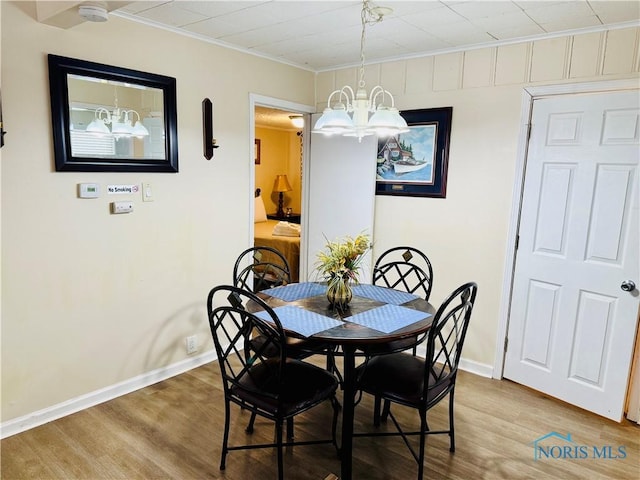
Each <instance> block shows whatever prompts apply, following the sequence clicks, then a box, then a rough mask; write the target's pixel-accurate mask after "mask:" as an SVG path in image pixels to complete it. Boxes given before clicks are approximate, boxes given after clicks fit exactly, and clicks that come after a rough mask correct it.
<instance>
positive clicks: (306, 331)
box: [256, 305, 343, 337]
mask: <svg viewBox="0 0 640 480" xmlns="http://www.w3.org/2000/svg"><path fill="white" fill-rule="evenodd" d="M273 311H274V312H275V313H276V315H278V318H279V319H280V323H281V324H282V328H284V329H286V330H291V331H293V332H298V333H300V334H302V335H304V336H305V337H310V336H311V335H313V334H316V333H318V332H323V331H325V330H329V329H330V328H333V327H338V326H340V325H342V323H343V322H341V321H340V320H336V319H334V318H331V317H325V316H324V315H320V314H318V313H314V312H309V311H308V310H303V309H302V308H299V307H294V306H293V305H285V306H283V307H277V308H274V309H273ZM256 316H257V317H260V318H262V319H263V320H267V321H269V320H271V317H270V316H269V315H268V314H267V312H265V311H262V312H258V313H256Z"/></svg>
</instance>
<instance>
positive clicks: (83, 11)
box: [78, 4, 109, 22]
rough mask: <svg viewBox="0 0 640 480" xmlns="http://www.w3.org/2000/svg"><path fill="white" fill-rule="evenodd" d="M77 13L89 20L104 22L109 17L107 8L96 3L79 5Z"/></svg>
mask: <svg viewBox="0 0 640 480" xmlns="http://www.w3.org/2000/svg"><path fill="white" fill-rule="evenodd" d="M78 14H79V15H80V16H81V17H82V18H84V19H85V20H88V21H89V22H106V21H107V20H108V19H109V16H108V14H107V9H106V8H105V7H103V6H101V5H96V4H86V5H80V7H78Z"/></svg>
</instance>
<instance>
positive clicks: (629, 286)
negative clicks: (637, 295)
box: [620, 280, 636, 292]
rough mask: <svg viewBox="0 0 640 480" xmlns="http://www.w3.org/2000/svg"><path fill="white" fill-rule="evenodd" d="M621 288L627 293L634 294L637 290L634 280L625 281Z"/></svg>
mask: <svg viewBox="0 0 640 480" xmlns="http://www.w3.org/2000/svg"><path fill="white" fill-rule="evenodd" d="M620 288H621V289H622V290H624V291H625V292H633V291H634V290H635V289H636V284H635V283H633V280H625V281H624V282H622V285H620Z"/></svg>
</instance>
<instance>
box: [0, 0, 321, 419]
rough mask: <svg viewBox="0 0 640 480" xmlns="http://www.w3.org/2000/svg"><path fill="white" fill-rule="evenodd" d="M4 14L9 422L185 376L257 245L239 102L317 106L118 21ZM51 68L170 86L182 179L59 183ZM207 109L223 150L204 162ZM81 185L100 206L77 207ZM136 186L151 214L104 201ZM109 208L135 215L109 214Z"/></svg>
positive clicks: (224, 61) (138, 176) (272, 72)
mask: <svg viewBox="0 0 640 480" xmlns="http://www.w3.org/2000/svg"><path fill="white" fill-rule="evenodd" d="M0 8H2V32H1V34H2V100H3V113H4V120H5V123H6V128H7V130H9V131H10V134H9V135H7V137H6V140H7V143H6V144H5V146H4V147H3V148H2V165H1V168H2V408H1V410H2V421H3V422H4V421H7V420H9V419H13V418H16V417H20V416H23V415H26V414H29V413H31V412H34V411H38V410H40V409H44V408H45V407H50V406H52V405H56V404H59V403H61V402H64V401H67V400H70V399H74V398H76V397H78V396H81V395H84V394H87V393H89V392H93V391H95V390H98V389H101V388H105V387H109V386H113V385H114V384H117V383H118V382H121V381H125V380H127V379H130V378H132V377H135V376H137V375H141V374H143V373H148V372H152V371H154V370H155V369H161V368H163V367H166V366H168V365H171V364H174V363H176V362H179V361H181V360H183V359H185V358H186V354H185V346H184V339H185V336H187V335H192V334H196V335H198V339H199V342H200V344H201V347H200V352H204V351H206V350H210V349H211V348H213V345H212V342H211V340H210V336H211V334H210V333H209V331H208V324H207V317H206V309H205V300H206V295H207V293H208V291H209V289H210V288H211V287H213V286H214V285H216V284H220V283H229V282H230V280H231V271H232V267H233V261H234V259H235V257H236V256H237V254H238V253H239V252H240V251H241V250H242V249H243V248H246V247H247V246H249V245H250V244H252V239H250V237H249V225H250V224H249V222H248V216H249V211H250V205H251V204H250V200H251V191H252V186H251V185H250V178H251V175H250V172H252V171H253V168H254V165H253V145H250V140H249V138H250V128H251V126H250V122H249V113H250V110H249V93H257V94H260V95H265V96H271V97H276V98H287V99H289V100H291V101H293V102H297V103H300V104H306V105H311V104H313V102H314V96H313V95H314V90H313V89H314V77H313V74H311V73H309V72H306V71H303V70H299V69H295V68H292V67H289V66H285V65H281V64H278V63H274V62H270V61H267V60H264V59H260V58H257V57H254V56H250V55H244V54H241V53H239V52H236V51H232V50H226V49H222V48H219V47H216V46H214V45H210V44H207V43H204V42H199V41H196V40H194V39H190V38H186V37H182V36H178V35H174V34H171V33H168V32H166V31H163V30H159V29H153V28H150V27H146V26H142V25H140V24H136V23H132V22H129V21H126V20H124V19H120V18H117V17H111V18H110V19H109V21H108V22H106V23H86V24H82V25H79V26H77V27H74V28H73V29H70V30H63V29H59V28H56V27H51V26H47V25H43V24H39V23H37V22H36V21H35V20H34V18H35V13H34V7H33V4H32V3H31V2H18V3H12V2H1V7H0ZM185 52H188V55H187V54H185ZM48 53H55V54H58V55H63V56H69V57H74V58H80V59H84V60H90V61H95V62H100V63H106V64H110V65H118V66H122V67H127V68H134V69H137V70H142V71H146V72H151V73H157V74H163V75H169V76H173V77H175V78H176V80H177V100H178V112H177V113H178V115H177V117H178V145H179V162H180V172H179V173H178V174H169V173H155V174H154V173H81V172H78V173H74V172H55V171H54V167H53V148H52V136H51V117H50V109H49V85H48V76H47V59H46V54H48ZM231 65H233V68H230V67H231ZM256 71H259V72H260V75H255V74H254V73H255V72H256ZM205 97H209V98H211V99H212V101H213V103H214V112H215V119H214V131H215V137H216V138H217V140H218V144H219V145H220V148H218V149H217V150H216V151H215V156H214V158H213V159H212V160H210V161H207V160H205V159H204V157H203V155H202V123H201V122H202V111H201V104H202V100H203V98H205ZM80 182H97V183H99V184H100V185H101V187H102V189H103V194H102V196H101V197H100V198H98V199H92V200H86V199H85V200H82V199H78V198H76V185H77V184H78V183H80ZM142 182H150V183H151V184H152V187H153V192H154V195H155V201H154V202H145V203H143V202H142V201H141V197H140V196H118V197H116V198H114V197H110V196H107V195H106V194H105V193H104V190H105V189H106V186H107V185H110V184H141V183H142ZM114 199H116V200H133V201H134V203H135V207H134V212H133V213H131V214H127V215H110V214H109V206H108V205H109V202H110V201H113V200H114Z"/></svg>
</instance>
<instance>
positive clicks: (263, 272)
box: [233, 246, 337, 439]
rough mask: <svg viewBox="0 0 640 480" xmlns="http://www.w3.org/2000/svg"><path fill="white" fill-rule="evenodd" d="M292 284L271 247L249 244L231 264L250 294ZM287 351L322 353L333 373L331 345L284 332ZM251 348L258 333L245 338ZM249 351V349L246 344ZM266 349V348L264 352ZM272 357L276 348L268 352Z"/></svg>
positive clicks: (235, 279)
mask: <svg viewBox="0 0 640 480" xmlns="http://www.w3.org/2000/svg"><path fill="white" fill-rule="evenodd" d="M289 283H291V271H290V268H289V263H288V262H287V259H286V258H285V256H284V255H283V254H282V253H281V252H280V251H279V250H278V249H276V248H273V247H264V246H263V247H251V248H247V249H246V250H244V251H243V252H242V253H241V254H240V255H239V256H238V258H237V259H236V263H235V265H234V267H233V285H235V286H236V287H238V288H241V289H243V290H247V291H250V292H252V293H258V292H260V291H262V290H266V289H269V288H274V287H279V286H282V285H288V284H289ZM285 338H286V342H287V354H288V355H289V356H290V357H291V358H295V359H298V360H302V359H304V358H307V357H310V356H311V355H325V356H326V357H327V370H328V371H330V372H336V371H337V368H336V366H335V358H334V356H333V347H332V346H331V345H327V344H324V343H321V342H317V341H315V340H307V339H302V338H296V337H292V336H289V335H287V336H286V337H285ZM246 341H247V342H250V343H251V344H252V347H253V348H254V349H255V348H258V347H259V346H260V344H261V343H264V342H265V338H264V337H263V336H262V335H261V334H260V333H258V332H254V333H253V334H252V335H251V336H250V337H247V338H246ZM246 351H247V352H250V351H251V348H249V346H247V347H246ZM268 353H269V349H267V350H265V354H268ZM271 353H272V354H273V355H274V356H276V355H277V353H278V352H277V351H276V350H273V351H272V352H271ZM255 419H256V414H255V413H254V414H252V415H251V419H250V420H249V424H248V426H247V432H249V433H251V432H252V431H253V426H254V423H255ZM287 438H289V439H291V438H293V419H290V420H289V421H288V422H287Z"/></svg>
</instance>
